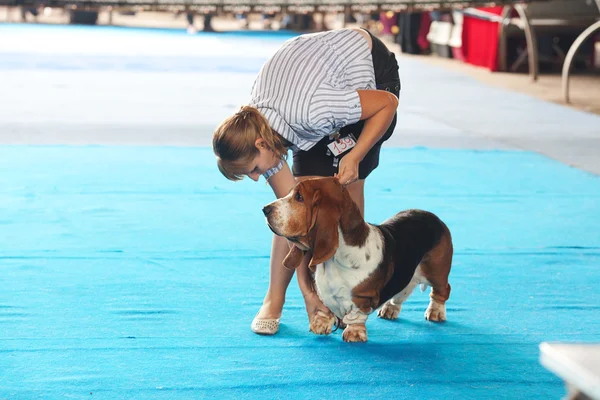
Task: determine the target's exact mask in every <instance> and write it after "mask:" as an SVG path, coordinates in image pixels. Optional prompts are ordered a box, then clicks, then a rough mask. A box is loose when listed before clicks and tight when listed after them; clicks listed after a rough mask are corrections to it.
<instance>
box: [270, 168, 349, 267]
mask: <svg viewBox="0 0 600 400" xmlns="http://www.w3.org/2000/svg"><path fill="white" fill-rule="evenodd" d="M343 190H345V189H343V188H342V186H341V185H340V184H339V183H338V182H337V180H336V179H335V178H317V179H309V180H306V181H303V182H300V183H298V184H297V185H296V186H295V187H294V189H293V190H292V191H291V192H290V193H289V194H288V195H287V196H285V197H282V198H281V199H278V200H275V201H274V202H272V203H270V204H268V205H266V206H265V207H264V208H263V213H264V214H265V217H266V218H267V225H268V226H269V228H271V230H272V231H273V232H274V233H275V234H276V235H279V236H284V237H286V238H287V239H288V240H289V241H290V242H292V243H294V244H295V245H296V246H297V248H296V246H294V247H293V248H292V250H291V252H290V254H288V259H287V262H284V264H285V265H286V267H288V268H295V267H297V265H294V264H299V263H300V261H301V258H302V256H303V254H298V253H299V251H298V249H299V250H301V251H308V250H311V251H312V253H313V258H312V260H311V263H310V265H311V266H314V265H316V264H319V263H321V262H323V261H325V260H326V259H327V258H330V257H331V256H333V254H334V253H335V250H336V249H337V245H338V222H339V219H340V215H341V203H342V191H343ZM293 252H296V253H293ZM290 257H291V258H290Z"/></svg>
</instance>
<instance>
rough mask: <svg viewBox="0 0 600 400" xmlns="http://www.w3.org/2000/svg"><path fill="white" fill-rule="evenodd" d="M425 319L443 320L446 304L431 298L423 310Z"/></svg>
mask: <svg viewBox="0 0 600 400" xmlns="http://www.w3.org/2000/svg"><path fill="white" fill-rule="evenodd" d="M425 319H426V320H427V321H433V322H444V321H445V320H446V305H445V304H440V303H437V302H435V301H433V300H432V301H431V302H429V307H427V310H426V311H425Z"/></svg>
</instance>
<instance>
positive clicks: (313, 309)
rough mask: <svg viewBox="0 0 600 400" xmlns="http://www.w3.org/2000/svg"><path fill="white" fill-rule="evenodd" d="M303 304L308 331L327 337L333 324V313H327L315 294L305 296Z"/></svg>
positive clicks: (326, 309)
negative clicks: (306, 314)
mask: <svg viewBox="0 0 600 400" xmlns="http://www.w3.org/2000/svg"><path fill="white" fill-rule="evenodd" d="M304 302H305V304H306V312H307V313H308V321H309V329H310V331H311V332H313V333H315V334H317V335H329V334H330V333H331V331H332V329H333V324H334V323H335V316H334V315H333V313H332V312H331V311H329V309H328V308H327V307H326V306H325V304H323V302H322V301H321V299H320V298H319V296H318V295H317V293H315V292H311V293H310V294H308V295H305V296H304Z"/></svg>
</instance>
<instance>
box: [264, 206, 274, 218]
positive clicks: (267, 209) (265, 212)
mask: <svg viewBox="0 0 600 400" xmlns="http://www.w3.org/2000/svg"><path fill="white" fill-rule="evenodd" d="M271 211H273V206H265V207H263V214H265V217H268V216H269V214H271Z"/></svg>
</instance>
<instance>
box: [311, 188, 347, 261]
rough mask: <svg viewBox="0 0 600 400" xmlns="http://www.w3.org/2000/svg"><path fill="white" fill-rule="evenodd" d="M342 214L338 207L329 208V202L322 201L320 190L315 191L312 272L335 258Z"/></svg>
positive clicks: (312, 227)
mask: <svg viewBox="0 0 600 400" xmlns="http://www.w3.org/2000/svg"><path fill="white" fill-rule="evenodd" d="M315 196H316V198H315ZM315 200H316V201H315ZM340 213H341V211H340V210H339V208H338V207H337V206H335V205H334V206H329V205H328V203H327V201H322V198H321V192H320V191H319V190H316V191H315V194H314V196H313V204H312V224H311V229H310V231H309V243H310V244H311V246H310V248H311V249H312V258H311V260H310V263H309V264H308V267H309V268H310V269H311V270H312V271H314V270H315V267H316V266H317V265H319V264H321V263H323V262H325V261H327V260H329V259H330V258H331V257H333V255H334V254H335V252H336V251H337V249H338V245H339V242H338V240H339V234H338V224H339V221H340Z"/></svg>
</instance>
